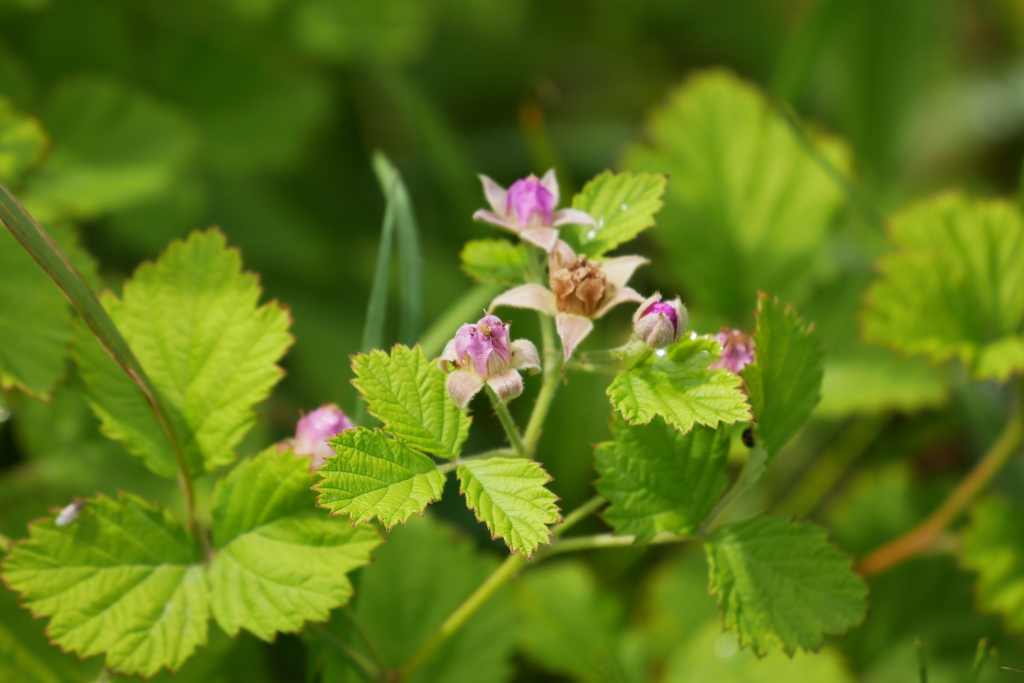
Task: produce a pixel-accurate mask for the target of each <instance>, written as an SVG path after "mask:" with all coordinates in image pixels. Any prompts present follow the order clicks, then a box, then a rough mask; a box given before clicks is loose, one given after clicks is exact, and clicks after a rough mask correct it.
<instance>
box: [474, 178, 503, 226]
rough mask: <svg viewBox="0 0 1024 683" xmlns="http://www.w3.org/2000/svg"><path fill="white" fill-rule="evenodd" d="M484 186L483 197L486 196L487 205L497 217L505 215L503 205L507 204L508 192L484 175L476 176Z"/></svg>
mask: <svg viewBox="0 0 1024 683" xmlns="http://www.w3.org/2000/svg"><path fill="white" fill-rule="evenodd" d="M477 177H478V178H480V182H481V183H483V185H484V195H486V196H487V203H488V204H490V205H491V208H492V209H494V213H496V214H497V215H498V216H504V215H505V204H506V202H508V190H506V189H505V188H504V187H502V186H501V185H499V184H498V183H496V182H494V181H493V180H491V179H490V178H488V177H487V176H485V175H484V174H482V173H481V174H480V175H479V176H477Z"/></svg>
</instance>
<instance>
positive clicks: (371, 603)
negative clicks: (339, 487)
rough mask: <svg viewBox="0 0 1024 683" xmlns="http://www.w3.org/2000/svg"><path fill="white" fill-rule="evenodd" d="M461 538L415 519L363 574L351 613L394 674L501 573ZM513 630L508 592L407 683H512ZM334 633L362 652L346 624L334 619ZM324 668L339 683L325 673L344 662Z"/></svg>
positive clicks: (431, 521) (432, 520)
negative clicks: (469, 599)
mask: <svg viewBox="0 0 1024 683" xmlns="http://www.w3.org/2000/svg"><path fill="white" fill-rule="evenodd" d="M335 521H336V520H335ZM459 531H460V530H459V529H456V528H454V527H451V526H450V525H448V524H445V523H442V522H441V521H439V520H437V518H436V516H434V515H424V516H423V517H413V518H411V519H410V520H409V523H408V524H406V525H405V526H400V527H396V528H395V529H394V530H393V531H391V533H389V534H388V541H387V543H385V544H384V545H383V546H381V548H380V549H379V550H378V551H376V552H375V553H374V558H373V564H371V565H370V566H369V567H367V568H366V569H364V570H362V571H361V572H360V577H359V590H358V591H357V592H356V595H355V598H354V599H353V605H352V606H351V607H350V608H349V609H351V610H352V611H353V612H354V615H355V618H356V620H358V623H359V624H360V625H361V626H362V628H364V629H365V630H366V633H367V634H368V635H369V636H370V639H371V640H372V641H373V642H374V643H375V644H376V645H377V647H378V648H379V649H380V653H381V655H382V657H383V659H384V661H385V662H387V663H388V665H389V666H390V667H391V668H393V669H395V670H397V669H398V668H399V667H401V666H402V665H403V664H404V663H405V662H407V661H409V658H410V657H411V656H412V655H413V654H414V653H415V652H416V651H417V650H419V648H420V647H421V646H422V645H423V643H424V642H426V640H427V639H428V638H429V637H430V636H431V635H433V634H434V632H435V631H437V630H438V629H439V628H441V625H442V624H443V623H444V621H445V619H447V618H448V617H449V615H451V613H452V612H453V611H455V610H456V609H457V608H458V607H459V605H461V604H462V603H463V602H464V601H465V600H466V599H467V598H468V597H469V596H470V595H472V593H473V591H475V590H476V589H477V588H478V587H479V586H480V584H481V583H483V582H484V581H485V580H486V579H487V577H488V576H490V575H491V573H492V572H493V571H494V570H495V569H496V568H497V566H498V562H497V560H496V558H495V557H494V555H493V553H485V552H481V551H480V550H478V549H477V548H476V547H475V544H474V543H473V542H471V541H470V539H469V538H467V537H465V535H464V534H461V533H458V532H459ZM411 567H414V568H415V570H414V571H410V568H411ZM438 577H444V578H443V580H439V578H438ZM516 625H517V620H516V618H515V614H514V613H513V611H512V595H511V589H510V587H508V586H506V587H504V588H502V589H499V590H498V591H497V593H496V594H495V595H493V596H492V597H490V598H488V599H487V602H485V603H484V604H483V605H482V606H481V608H480V609H479V610H478V611H477V612H475V613H474V614H473V615H472V616H471V617H470V618H469V619H468V620H467V621H466V623H465V625H464V626H463V627H462V628H460V629H459V630H458V631H456V632H455V633H454V634H453V635H452V637H451V638H450V639H449V640H447V641H445V643H444V644H443V645H442V646H441V647H440V648H439V649H438V650H437V652H436V653H435V655H434V656H433V657H430V658H429V659H428V660H427V661H425V662H424V663H423V667H422V668H421V669H419V670H418V671H416V673H415V674H413V675H412V676H411V677H409V678H408V681H407V683H464V682H465V681H472V682H473V683H507V681H508V680H509V679H510V677H511V675H512V667H511V661H510V660H511V656H512V654H513V651H514V650H515V632H516ZM331 629H332V630H333V631H334V633H335V634H336V635H337V636H338V637H340V638H343V639H345V640H346V641H347V642H350V643H353V644H355V645H356V646H357V647H359V646H362V642H361V639H360V638H359V637H358V636H357V635H356V634H355V632H354V629H353V628H352V627H351V622H350V621H349V620H348V619H341V618H336V619H334V620H332V622H331ZM367 654H368V653H367ZM325 664H327V666H326V667H325V675H324V680H325V681H334V680H337V679H334V678H331V677H330V676H329V675H328V670H329V669H332V668H334V665H335V664H339V665H340V664H342V663H340V662H333V661H331V660H328V662H325ZM402 680H403V681H406V679H405V678H403V679H402Z"/></svg>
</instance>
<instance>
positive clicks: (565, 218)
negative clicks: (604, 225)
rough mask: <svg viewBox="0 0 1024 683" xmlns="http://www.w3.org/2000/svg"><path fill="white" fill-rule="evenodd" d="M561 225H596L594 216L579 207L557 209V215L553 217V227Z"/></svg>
mask: <svg viewBox="0 0 1024 683" xmlns="http://www.w3.org/2000/svg"><path fill="white" fill-rule="evenodd" d="M559 225H591V226H596V225H597V223H596V222H594V217H593V216H591V215H590V214H589V213H587V212H586V211H580V210H579V209H562V210H561V211H556V212H555V215H553V216H552V217H551V227H558V226H559Z"/></svg>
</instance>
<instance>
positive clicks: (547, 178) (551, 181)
mask: <svg viewBox="0 0 1024 683" xmlns="http://www.w3.org/2000/svg"><path fill="white" fill-rule="evenodd" d="M540 184H541V185H542V186H543V187H544V189H545V190H547V191H548V192H550V193H551V196H552V197H553V198H554V200H555V201H554V202H552V203H551V205H552V206H558V177H557V176H556V175H555V169H553V168H550V169H548V172H547V173H545V174H544V177H543V178H541V179H540Z"/></svg>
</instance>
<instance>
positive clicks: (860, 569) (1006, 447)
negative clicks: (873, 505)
mask: <svg viewBox="0 0 1024 683" xmlns="http://www.w3.org/2000/svg"><path fill="white" fill-rule="evenodd" d="M1022 439H1024V415H1021V412H1020V410H1019V408H1018V409H1017V410H1016V411H1015V413H1014V416H1013V418H1011V419H1010V421H1009V422H1007V423H1006V426H1005V427H1004V428H1003V432H1002V433H1001V434H1000V435H999V438H998V439H996V442H995V443H994V444H992V447H991V448H990V449H989V451H988V453H986V454H985V457H984V458H982V459H981V462H979V463H978V464H977V465H976V466H975V467H974V469H973V470H971V472H970V473H969V474H968V475H967V477H966V478H964V480H963V481H961V482H960V484H959V485H958V486H957V487H956V488H955V489H954V490H953V492H952V493H951V494H950V495H949V497H948V498H946V500H945V501H944V502H943V503H942V505H941V506H939V508H938V509H937V510H936V511H935V512H933V513H932V514H931V516H930V517H928V519H926V520H925V521H924V522H922V523H921V524H919V525H918V526H917V527H916V528H914V529H912V530H911V531H909V532H908V533H906V534H904V535H903V536H901V537H899V538H897V539H896V540H894V541H891V542H890V543H887V544H886V545H884V546H882V547H881V548H878V549H877V550H875V551H874V552H872V553H871V554H870V555H868V556H867V557H865V558H864V559H863V560H861V562H860V563H859V564H858V565H857V567H856V568H855V570H856V572H857V573H858V574H860V575H861V576H864V577H868V576H871V575H873V574H878V573H879V572H883V571H885V570H886V569H889V568H891V567H894V566H896V565H897V564H900V563H901V562H903V561H904V560H907V559H909V558H911V557H913V556H914V555H917V554H918V553H921V552H924V551H926V550H929V549H931V548H932V547H934V546H935V544H936V543H937V542H938V541H939V539H940V536H941V534H942V530H943V529H945V528H946V527H947V526H948V525H949V524H951V523H952V522H953V521H954V520H956V518H957V517H959V516H960V514H961V513H962V512H963V511H964V509H966V508H967V506H968V505H969V504H970V503H971V501H973V500H974V498H975V496H977V495H978V493H979V492H980V491H981V490H982V489H983V488H985V486H986V485H987V484H988V483H989V482H990V481H991V480H992V478H993V477H994V476H995V475H996V473H998V472H999V470H1000V469H1001V468H1002V467H1003V465H1005V464H1006V462H1007V460H1009V458H1010V456H1011V455H1013V454H1014V453H1015V452H1016V451H1017V448H1018V447H1019V446H1020V444H1021V441H1022Z"/></svg>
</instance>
